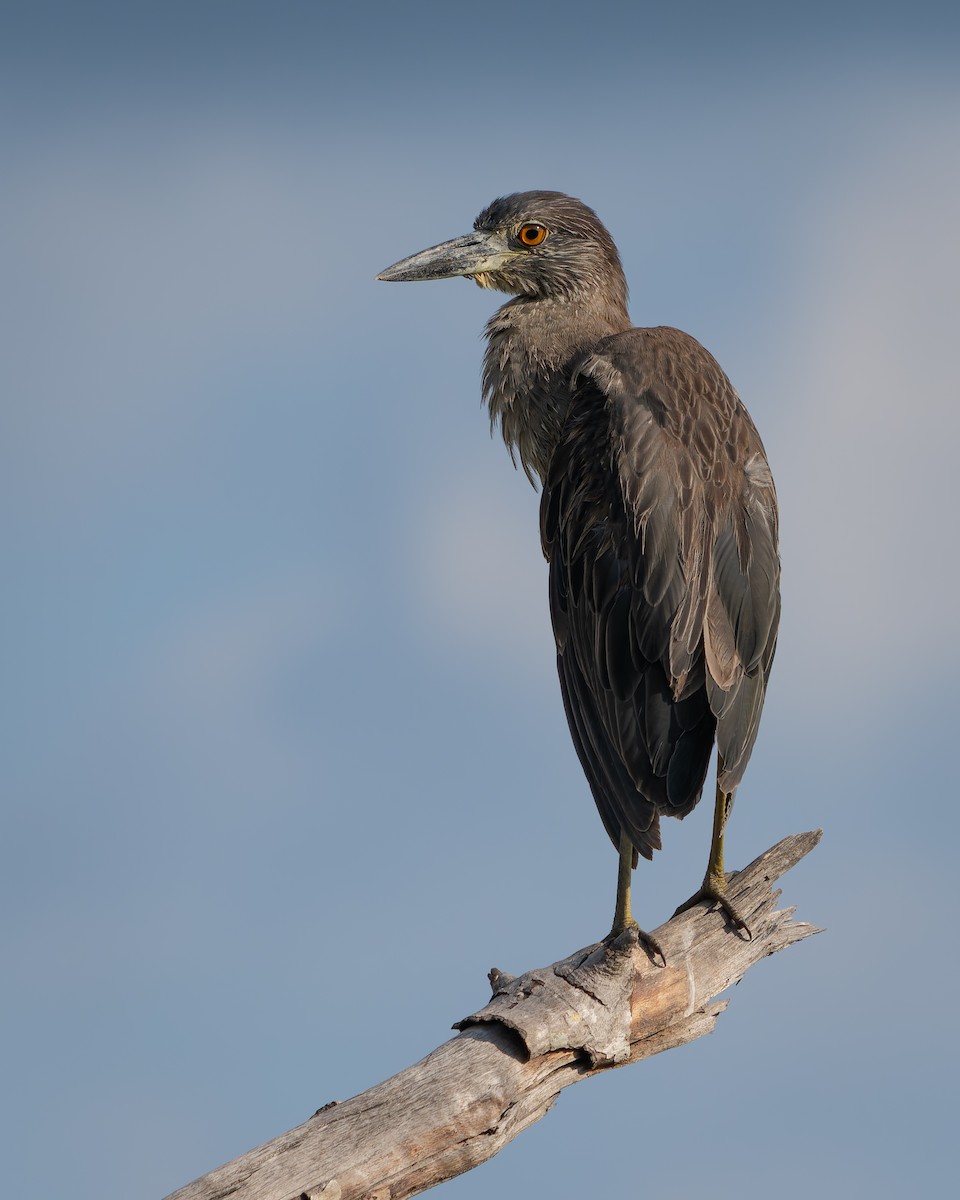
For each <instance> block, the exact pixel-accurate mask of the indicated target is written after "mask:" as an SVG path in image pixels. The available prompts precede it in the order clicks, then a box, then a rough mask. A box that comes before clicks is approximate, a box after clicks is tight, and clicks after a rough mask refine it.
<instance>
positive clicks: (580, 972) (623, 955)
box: [167, 831, 820, 1200]
mask: <svg viewBox="0 0 960 1200" xmlns="http://www.w3.org/2000/svg"><path fill="white" fill-rule="evenodd" d="M819 840H820V833H819V831H818V832H815V833H804V834H796V835H794V836H793V837H788V838H785V839H784V840H783V841H782V842H780V843H779V844H778V845H776V846H774V847H773V848H772V849H770V850H768V851H767V852H766V854H763V855H761V857H760V858H758V859H757V860H756V861H755V862H753V863H751V865H750V866H749V867H747V868H746V870H744V871H741V872H740V873H739V874H738V875H736V876H734V877H733V879H732V883H731V889H730V895H731V898H732V899H733V900H734V902H735V903H736V905H737V907H738V909H739V910H740V911H741V912H743V913H744V914H745V916H746V918H747V921H748V923H749V926H750V930H751V932H752V937H751V938H750V939H748V938H746V937H744V936H742V935H740V934H738V933H736V932H735V931H734V930H733V929H732V928H731V926H730V925H729V923H728V922H727V921H726V919H725V917H724V916H723V914H722V913H719V912H717V911H713V910H711V909H709V908H708V907H707V906H706V905H700V906H698V907H697V908H695V909H693V910H691V911H689V912H686V913H682V914H681V915H679V916H676V917H673V918H672V919H671V920H670V921H668V922H667V923H666V924H665V925H662V926H661V927H660V928H659V929H658V930H656V931H655V932H656V937H657V939H658V941H659V942H660V944H661V946H662V947H663V950H664V952H665V955H666V966H662V965H657V964H655V963H654V962H652V961H651V959H650V958H649V956H648V955H647V954H646V953H645V952H644V951H643V950H642V949H641V948H640V946H639V945H638V944H637V939H636V937H635V936H630V935H623V936H622V937H621V938H620V939H618V941H617V942H616V943H615V944H614V945H612V946H604V945H599V946H590V947H588V948H587V949H585V950H579V951H577V953H576V954H572V955H570V957H569V958H566V959H563V960H562V961H560V962H557V963H554V964H553V965H552V966H549V967H543V968H541V969H540V970H536V971H528V972H527V973H526V974H525V975H522V976H520V977H519V978H512V977H511V976H507V975H503V974H502V973H501V972H499V971H496V970H494V971H491V973H490V982H491V985H492V987H493V991H494V995H493V999H492V1000H491V1001H490V1003H489V1004H488V1005H487V1006H486V1008H483V1009H481V1010H480V1011H479V1012H477V1013H474V1014H473V1015H472V1016H470V1017H467V1018H466V1019H465V1020H463V1021H460V1022H458V1023H457V1025H456V1026H454V1028H456V1029H459V1030H460V1031H461V1032H460V1033H459V1035H458V1036H457V1037H455V1038H453V1039H452V1040H450V1041H448V1042H446V1043H444V1045H442V1046H440V1047H439V1048H438V1049H437V1050H434V1051H433V1053H432V1054H429V1055H428V1056H427V1057H426V1058H425V1059H423V1060H422V1061H421V1062H419V1063H416V1064H415V1065H414V1066H412V1067H408V1068H407V1070H405V1071H401V1072H400V1073H399V1074H398V1075H394V1076H393V1078H392V1079H388V1080H386V1081H385V1082H384V1083H381V1084H378V1085H377V1086H376V1087H372V1088H370V1090H369V1091H366V1092H363V1093H362V1094H361V1095H359V1096H354V1097H353V1099H352V1100H346V1101H344V1102H343V1103H341V1104H333V1105H327V1106H326V1107H325V1108H323V1109H321V1110H320V1111H319V1112H318V1113H316V1114H315V1115H314V1116H313V1117H311V1118H310V1120H308V1121H307V1122H305V1123H304V1124H303V1125H300V1126H298V1127H297V1128H296V1129H292V1130H291V1131H290V1132H289V1133H284V1134H282V1135H281V1136H280V1137H278V1138H274V1139H273V1141H271V1142H267V1143H266V1144H265V1145H263V1146H260V1147H259V1148H258V1149H256V1150H251V1151H250V1152H249V1153H247V1154H244V1155H242V1156H241V1157H240V1158H237V1159H234V1161H233V1162H231V1163H227V1164H226V1166H223V1167H219V1168H218V1169H217V1170H215V1171H211V1172H210V1174H209V1175H205V1176H203V1178H201V1179H198V1180H196V1181H195V1182H194V1183H191V1184H189V1185H188V1186H187V1187H184V1188H181V1189H180V1190H179V1191H177V1192H174V1193H173V1194H172V1195H171V1196H170V1197H168V1198H167V1200H221V1198H225V1197H227V1196H229V1197H231V1200H302V1198H304V1197H306V1198H309V1200H320V1198H321V1197H322V1198H323V1200H402V1198H403V1197H406V1196H413V1195H416V1194H417V1193H418V1192H422V1191H425V1190H426V1189H427V1188H430V1187H433V1186H434V1185H435V1184H438V1183H442V1182H443V1181H444V1180H445V1179H450V1178H452V1177H453V1176H454V1175H459V1174H461V1173H462V1172H463V1171H468V1170H469V1169H470V1168H471V1167H475V1166H477V1165H478V1164H479V1163H481V1162H484V1161H485V1160H486V1159H488V1158H491V1157H492V1156H493V1155H494V1154H496V1152H497V1151H498V1150H499V1149H501V1147H502V1146H504V1145H506V1143H507V1142H509V1141H511V1140H512V1139H513V1138H515V1137H516V1136H517V1134H518V1133H520V1132H521V1131H522V1130H523V1129H525V1128H526V1127H527V1126H528V1125H531V1124H533V1122H534V1121H537V1120H539V1119H540V1118H541V1117H542V1116H543V1115H544V1114H545V1113H546V1112H547V1111H548V1109H549V1108H550V1107H551V1105H552V1104H553V1101H554V1100H555V1099H556V1097H557V1095H558V1093H559V1092H560V1089H561V1088H564V1087H567V1086H568V1085H569V1084H571V1083H575V1082H576V1081H577V1080H578V1079H585V1078H586V1077H587V1076H590V1075H594V1074H596V1073H597V1072H599V1071H604V1070H608V1069H609V1068H611V1067H615V1066H620V1065H622V1064H625V1063H629V1062H638V1061H639V1060H640V1059H642V1058H647V1057H649V1056H650V1055H651V1054H657V1053H659V1052H660V1051H661V1050H669V1049H671V1048H672V1047H673V1046H682V1045H683V1044H684V1043H686V1042H690V1041H693V1040H694V1039H695V1038H698V1037H701V1036H702V1035H703V1034H705V1033H709V1032H710V1031H711V1030H712V1029H713V1027H714V1024H715V1022H716V1020H717V1017H718V1016H719V1015H720V1013H721V1012H723V1010H724V1009H725V1008H726V1001H720V1002H714V997H715V996H717V995H718V994H719V993H720V992H722V991H723V990H724V989H725V988H727V987H729V986H730V984H732V983H734V982H736V981H737V980H738V979H740V978H741V976H742V975H743V974H744V972H746V971H747V970H748V969H749V968H750V967H751V966H753V964H754V963H755V962H758V961H759V960H760V959H761V958H765V957H766V956H767V955H768V954H774V953H775V952H776V951H777V950H782V949H784V947H786V946H790V945H792V944H793V943H794V942H798V941H800V940H801V939H802V938H805V937H809V935H810V934H812V933H816V932H818V931H817V929H816V928H815V927H814V926H812V925H807V924H804V923H801V922H794V921H791V919H790V918H791V916H792V914H793V911H794V910H793V909H792V908H788V909H785V910H783V911H781V912H777V911H776V910H775V905H776V900H777V897H778V896H779V894H780V893H779V891H773V890H772V888H771V886H770V885H771V883H772V882H773V881H775V880H776V879H778V878H779V877H780V876H781V875H782V874H783V873H784V872H785V871H788V870H789V869H790V867H792V866H793V865H794V864H795V863H796V862H798V861H799V859H801V858H802V857H803V856H804V855H805V854H806V853H807V852H808V851H810V850H812V849H813V847H814V846H815V845H816V844H817V842H818V841H819Z"/></svg>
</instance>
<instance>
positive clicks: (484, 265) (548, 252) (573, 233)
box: [377, 192, 626, 307]
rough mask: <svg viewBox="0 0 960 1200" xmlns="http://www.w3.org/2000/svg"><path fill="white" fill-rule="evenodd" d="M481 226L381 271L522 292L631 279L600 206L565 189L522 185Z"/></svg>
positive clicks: (575, 291) (585, 290)
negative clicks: (593, 206) (597, 209)
mask: <svg viewBox="0 0 960 1200" xmlns="http://www.w3.org/2000/svg"><path fill="white" fill-rule="evenodd" d="M473 230H474V231H473V233H468V234H466V235H465V236H463V237H458V238H454V239H453V240H452V241H449V242H442V243H441V244H440V245H439V246H432V247H431V248H430V249H429V250H421V251H420V253H419V254H414V255H411V257H410V258H405V259H403V260H402V261H401V262H398V263H394V265H393V266H392V267H387V269H386V270H385V271H381V272H380V274H379V275H378V276H377V278H378V279H384V280H388V281H394V280H396V281H406V280H419V279H450V278H453V277H455V276H458V275H462V276H464V277H466V278H467V279H473V280H475V281H476V282H477V283H478V284H479V285H480V286H481V287H487V288H495V289H496V290H497V291H500V292H509V293H511V294H513V295H517V296H529V297H536V298H543V297H560V298H565V299H571V300H580V299H584V298H585V297H586V296H588V295H589V294H590V293H591V292H594V291H597V290H602V291H604V292H606V293H607V295H608V296H609V295H610V293H611V291H613V292H616V293H618V298H619V297H620V296H621V295H622V300H623V305H624V307H625V306H626V282H625V281H624V276H623V269H622V267H621V266H620V256H619V255H618V253H617V248H616V246H615V245H614V243H613V239H612V238H611V236H610V234H609V233H608V232H607V230H606V229H605V227H604V226H603V224H602V223H601V221H600V219H599V218H598V217H597V215H596V213H595V212H594V211H593V209H591V208H588V207H587V206H586V205H585V204H583V203H581V201H579V200H574V199H573V197H572V196H565V195H564V194H563V193H562V192H515V193H514V194H513V195H510V196H502V197H501V198H500V199H499V200H494V202H493V203H492V204H490V205H488V206H487V207H486V208H485V209H484V210H483V212H482V213H481V214H480V216H479V217H477V219H476V221H474V223H473Z"/></svg>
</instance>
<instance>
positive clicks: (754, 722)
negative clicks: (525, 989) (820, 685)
mask: <svg viewBox="0 0 960 1200" xmlns="http://www.w3.org/2000/svg"><path fill="white" fill-rule="evenodd" d="M531 231H532V232H531ZM535 239H541V240H539V241H536V242H535V241H534V240H535ZM454 274H457V275H466V276H468V277H472V278H475V279H476V280H477V282H478V283H480V284H481V285H482V286H485V287H494V288H497V289H499V290H501V291H506V292H509V293H512V294H513V299H511V300H510V301H508V303H506V304H505V305H504V306H503V307H502V308H501V309H499V311H498V312H497V313H496V314H495V315H494V316H493V317H492V318H491V319H490V321H489V322H488V325H487V339H488V347H487V352H486V357H485V361H484V371H483V394H484V398H485V400H486V402H487V405H488V407H489V411H490V417H491V420H492V421H493V422H494V423H495V424H498V425H499V426H500V429H501V431H502V434H503V437H504V440H505V441H506V443H507V445H508V447H509V448H510V450H511V453H512V454H513V455H514V456H515V459H519V462H520V463H521V464H522V466H523V468H524V469H525V471H526V472H527V474H528V475H529V476H530V477H531V479H533V480H539V482H540V483H541V485H542V489H543V493H542V501H541V537H542V545H543V552H544V554H545V555H546V558H547V559H548V561H549V564H550V612H551V617H552V621H553V628H554V633H555V636H556V643H557V664H558V670H559V674H560V684H561V690H562V693H563V700H564V706H565V710H566V715H567V720H568V723H569V726H570V732H571V734H572V737H573V741H574V744H575V746H576V749H577V753H578V755H579V757H580V761H581V763H582V765H583V769H584V772H585V774H586V776H587V780H588V783H589V785H590V789H591V791H592V793H593V797H594V799H595V801H596V804H597V807H598V809H599V811H600V815H601V818H602V820H603V823H604V826H605V828H606V830H607V832H608V834H609V835H610V838H611V839H612V841H613V842H614V844H615V845H619V846H620V847H621V853H622V852H623V845H624V836H626V837H627V838H628V839H629V842H630V843H631V844H632V847H633V848H634V851H636V852H639V853H640V854H643V855H645V856H647V857H650V856H651V855H652V853H653V851H654V850H655V849H658V848H659V846H660V829H659V818H660V817H661V816H663V815H670V816H677V817H683V816H685V815H686V814H687V813H689V812H690V811H691V810H692V808H693V807H694V805H695V804H696V803H697V801H698V800H699V798H700V795H701V793H702V790H703V785H704V781H705V779H706V774H707V769H708V765H709V760H710V755H711V752H712V748H713V745H714V743H715V742H716V744H717V746H718V749H719V755H720V767H719V789H720V791H722V792H723V793H724V795H725V796H726V797H728V798H729V796H731V795H732V793H733V791H734V790H735V788H736V787H737V785H738V784H739V782H740V780H741V778H742V776H743V772H744V769H745V768H746V765H747V762H748V760H749V758H750V754H751V751H752V749H753V744H754V740H755V738H756V734H757V728H758V725H759V720H760V712H761V708H762V706H763V700H764V694H765V690H766V684H767V679H768V677H769V672H770V668H771V665H772V662H773V656H774V650H775V647H776V638H777V628H778V623H779V616H780V597H779V576H780V567H779V558H778V546H777V542H778V532H777V502H776V495H775V492H774V486H773V479H772V476H771V474H770V469H769V466H768V464H767V460H766V456H765V454H764V449H763V445H762V443H761V441H760V437H759V435H758V434H757V431H756V429H755V428H754V425H753V422H752V421H751V419H750V417H749V415H748V414H747V411H746V409H745V408H744V406H743V404H742V403H741V401H740V399H739V397H738V396H737V394H736V392H735V391H734V389H733V387H732V386H731V384H730V382H729V380H728V379H727V377H726V375H725V374H724V373H723V371H722V370H721V369H720V367H719V365H718V364H717V362H716V360H715V359H714V358H713V357H712V355H710V354H709V353H708V352H707V351H706V350H705V349H704V348H703V347H702V346H701V345H700V344H699V343H698V342H697V341H695V340H694V339H693V338H692V337H690V336H689V335H688V334H685V333H681V332H680V331H679V330H676V329H670V328H657V329H633V328H631V326H630V321H629V318H628V316H627V287H626V282H625V279H624V275H623V270H622V268H621V265H620V259H619V255H618V253H617V249H616V246H615V245H614V243H613V240H612V239H611V237H610V235H609V233H608V232H607V230H606V229H605V228H604V227H603V225H602V224H601V223H600V221H599V220H598V218H597V217H596V215H595V214H594V213H593V212H592V210H591V209H589V208H587V207H586V205H584V204H582V203H581V202H580V201H578V200H574V199H572V198H571V197H568V196H565V195H563V194H561V193H558V192H524V193H519V194H515V195H511V196H506V197H503V198H502V199H499V200H496V201H494V203H493V204H491V205H490V206H489V207H488V208H486V209H485V210H484V211H483V212H482V213H481V214H480V216H479V217H478V218H477V221H476V223H475V226H474V233H473V234H470V235H467V237H466V238H461V239H456V240H455V241H454V242H451V243H444V244H443V245H441V246H438V247H435V248H433V249H432V250H429V251H424V252H423V253H421V254H419V255H415V256H413V257H412V258H411V259H407V260H404V261H403V262H401V263H398V264H396V266H395V267H391V268H389V269H388V270H387V271H385V272H383V273H382V275H381V276H380V278H383V279H412V278H443V277H446V276H449V275H454ZM726 811H728V809H726V808H725V809H724V817H723V819H724V820H725V816H726ZM720 830H721V834H722V821H721V823H720ZM634 858H635V855H634ZM720 861H721V872H720V874H721V886H722V846H721V855H720Z"/></svg>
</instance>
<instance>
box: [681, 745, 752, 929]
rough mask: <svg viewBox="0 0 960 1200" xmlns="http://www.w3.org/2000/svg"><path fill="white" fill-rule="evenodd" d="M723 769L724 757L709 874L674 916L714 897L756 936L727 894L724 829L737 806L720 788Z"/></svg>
mask: <svg viewBox="0 0 960 1200" xmlns="http://www.w3.org/2000/svg"><path fill="white" fill-rule="evenodd" d="M722 770H723V759H719V760H718V762H717V799H716V803H715V805H714V808H713V836H712V837H711V839H710V858H709V861H708V862H707V873H706V875H704V877H703V884H702V886H701V887H700V890H699V891H698V892H696V893H695V894H694V895H692V896H691V897H690V899H689V900H687V901H686V903H684V904H681V905H680V907H679V908H678V909H677V912H676V913H674V914H673V915H674V916H676V915H677V913H682V912H686V911H687V909H688V908H693V907H694V906H695V905H697V904H700V903H701V901H703V900H710V901H712V902H714V903H716V904H719V905H720V907H721V908H722V909H723V911H724V912H725V913H726V914H727V916H728V917H729V918H730V920H731V921H732V922H733V924H734V927H735V928H737V929H739V930H740V931H741V932H742V933H745V934H746V935H747V937H750V936H752V935H751V933H750V927H749V926H748V925H747V923H746V921H745V920H744V919H743V917H742V916H741V914H740V913H739V912H738V911H737V909H736V908H735V906H734V905H733V903H732V902H731V900H730V899H729V897H728V896H727V877H726V875H725V874H724V870H723V831H724V829H725V828H726V824H727V820H728V819H729V817H730V812H731V809H732V808H733V793H732V792H725V791H723V790H722V789H721V787H720V778H719V777H720V772H721V771H722Z"/></svg>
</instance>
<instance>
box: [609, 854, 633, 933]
mask: <svg viewBox="0 0 960 1200" xmlns="http://www.w3.org/2000/svg"><path fill="white" fill-rule="evenodd" d="M632 875H633V843H632V842H631V841H630V839H629V838H628V837H627V835H626V833H625V832H623V831H621V833H620V870H619V871H618V872H617V907H616V910H615V912H614V914H613V928H612V929H611V930H610V933H611V934H612V935H613V937H617V935H618V934H621V933H623V931H624V930H625V929H631V928H633V926H634V925H636V924H637V923H636V921H635V920H634V919H633V913H632V912H631V911H630V879H631V876H632Z"/></svg>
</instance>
